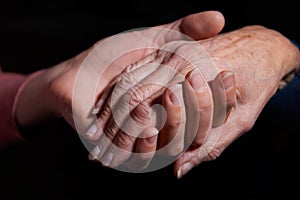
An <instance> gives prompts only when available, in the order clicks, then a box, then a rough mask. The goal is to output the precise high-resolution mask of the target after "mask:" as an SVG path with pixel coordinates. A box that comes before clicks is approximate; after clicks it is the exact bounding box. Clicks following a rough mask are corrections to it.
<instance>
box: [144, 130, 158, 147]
mask: <svg viewBox="0 0 300 200" xmlns="http://www.w3.org/2000/svg"><path fill="white" fill-rule="evenodd" d="M157 133H158V131H157ZM156 140H157V134H156V135H153V136H151V137H147V138H146V141H147V143H148V144H150V145H152V144H155V143H156Z"/></svg>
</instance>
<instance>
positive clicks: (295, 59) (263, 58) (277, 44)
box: [175, 26, 300, 177]
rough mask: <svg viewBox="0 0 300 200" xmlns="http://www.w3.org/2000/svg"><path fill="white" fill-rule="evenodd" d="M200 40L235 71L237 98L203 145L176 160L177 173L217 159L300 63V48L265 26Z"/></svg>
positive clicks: (221, 64)
mask: <svg viewBox="0 0 300 200" xmlns="http://www.w3.org/2000/svg"><path fill="white" fill-rule="evenodd" d="M199 43H200V44H201V45H202V46H203V47H204V48H205V49H206V50H207V51H208V53H209V54H210V56H211V58H212V59H213V60H214V61H215V63H216V66H218V68H219V69H220V70H225V69H227V70H232V71H234V73H235V76H236V94H237V98H236V99H237V101H236V105H235V107H234V109H233V110H232V111H231V113H230V115H229V116H228V118H227V120H226V121H225V123H224V125H222V126H220V127H218V128H216V129H212V130H211V131H210V133H209V134H208V137H207V138H206V140H205V142H204V144H203V145H202V146H199V147H198V148H190V149H189V150H187V151H186V152H184V153H183V154H182V155H181V156H180V158H179V159H178V160H177V161H176V163H175V172H176V174H177V176H178V177H181V176H183V175H184V174H186V173H187V172H188V171H189V170H190V169H191V168H192V167H194V166H196V165H198V164H199V163H201V162H203V161H208V160H213V159H216V158H217V157H218V156H220V154H221V153H222V152H223V151H224V149H225V148H226V147H227V146H228V145H229V144H231V143H232V142H233V141H234V140H235V139H237V138H238V137H239V136H241V135H242V134H243V133H245V132H247V131H248V130H249V129H251V128H252V126H253V125H254V123H255V121H256V119H257V117H258V115H259V114H260V112H261V110H262V109H263V107H264V105H265V104H266V103H267V101H268V100H269V99H270V98H271V96H272V95H273V94H274V93H275V92H276V90H277V89H278V86H279V83H280V80H281V79H282V78H283V77H285V76H286V75H287V74H289V73H290V72H293V71H294V70H295V69H296V68H298V67H299V65H300V54H299V50H298V48H297V47H296V46H294V45H293V44H292V43H291V42H290V41H289V40H288V39H287V38H286V37H284V36H283V35H282V34H280V33H279V32H276V31H274V30H271V29H268V28H266V27H262V26H247V27H244V28H241V29H238V30H236V31H232V32H229V33H225V34H220V35H218V36H216V37H214V38H211V39H207V40H205V41H199ZM203 68H205V66H203ZM204 72H205V71H204Z"/></svg>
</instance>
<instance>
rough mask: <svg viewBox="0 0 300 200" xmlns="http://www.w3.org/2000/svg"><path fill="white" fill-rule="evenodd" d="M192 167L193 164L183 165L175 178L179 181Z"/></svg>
mask: <svg viewBox="0 0 300 200" xmlns="http://www.w3.org/2000/svg"><path fill="white" fill-rule="evenodd" d="M193 167H194V166H193V164H192V163H190V162H187V163H184V164H183V165H182V166H181V167H180V168H179V169H178V171H177V178H178V179H180V178H181V177H182V176H184V175H185V174H186V173H188V172H189V171H190V170H191V169H192V168H193Z"/></svg>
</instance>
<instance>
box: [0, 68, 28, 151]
mask: <svg viewBox="0 0 300 200" xmlns="http://www.w3.org/2000/svg"><path fill="white" fill-rule="evenodd" d="M25 80H26V76H25V75H22V74H17V73H2V72H0V147H3V146H7V145H9V144H11V143H14V142H17V141H20V140H22V139H23V138H22V136H21V135H20V133H19V131H18V128H17V124H16V121H15V116H14V104H15V99H16V96H17V94H18V92H19V89H20V87H21V85H22V84H23V83H24V82H25Z"/></svg>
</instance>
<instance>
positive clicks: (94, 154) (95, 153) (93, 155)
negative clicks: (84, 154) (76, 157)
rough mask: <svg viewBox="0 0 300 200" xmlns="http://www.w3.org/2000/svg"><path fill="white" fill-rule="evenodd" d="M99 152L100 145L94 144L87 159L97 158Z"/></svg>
mask: <svg viewBox="0 0 300 200" xmlns="http://www.w3.org/2000/svg"><path fill="white" fill-rule="evenodd" d="M100 153H101V146H96V147H95V148H94V149H93V150H92V151H91V153H90V155H89V160H97V159H98V156H99V155H100Z"/></svg>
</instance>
